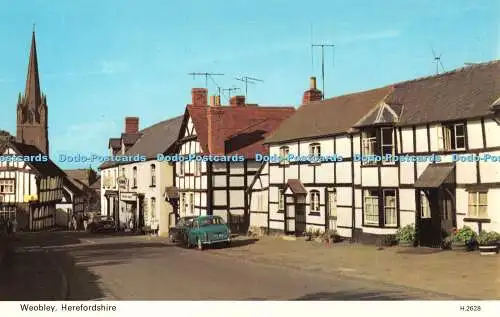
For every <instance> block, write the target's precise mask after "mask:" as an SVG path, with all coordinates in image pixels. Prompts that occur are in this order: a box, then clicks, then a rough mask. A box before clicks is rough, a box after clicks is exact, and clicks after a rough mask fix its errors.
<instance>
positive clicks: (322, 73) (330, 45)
mask: <svg viewBox="0 0 500 317" xmlns="http://www.w3.org/2000/svg"><path fill="white" fill-rule="evenodd" d="M315 47H320V48H321V84H322V98H321V99H325V48H328V47H331V48H332V50H333V54H335V45H333V44H311V50H312V49H314V48H315ZM333 56H335V55H333Z"/></svg>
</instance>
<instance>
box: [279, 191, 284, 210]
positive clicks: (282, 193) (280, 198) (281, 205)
mask: <svg viewBox="0 0 500 317" xmlns="http://www.w3.org/2000/svg"><path fill="white" fill-rule="evenodd" d="M284 209H285V191H284V190H282V189H280V191H279V193H278V210H284Z"/></svg>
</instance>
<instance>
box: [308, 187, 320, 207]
mask: <svg viewBox="0 0 500 317" xmlns="http://www.w3.org/2000/svg"><path fill="white" fill-rule="evenodd" d="M319 201H320V194H319V190H316V189H313V190H311V191H310V192H309V211H311V212H319V211H320V203H319Z"/></svg>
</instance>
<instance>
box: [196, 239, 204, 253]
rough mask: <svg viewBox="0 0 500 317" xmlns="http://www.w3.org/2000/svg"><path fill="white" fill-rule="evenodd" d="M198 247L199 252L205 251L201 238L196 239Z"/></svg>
mask: <svg viewBox="0 0 500 317" xmlns="http://www.w3.org/2000/svg"><path fill="white" fill-rule="evenodd" d="M196 247H197V248H198V250H200V251H203V243H202V242H201V239H200V238H198V239H196Z"/></svg>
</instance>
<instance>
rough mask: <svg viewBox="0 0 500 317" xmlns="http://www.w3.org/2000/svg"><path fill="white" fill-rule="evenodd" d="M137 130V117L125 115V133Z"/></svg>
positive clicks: (136, 131)
mask: <svg viewBox="0 0 500 317" xmlns="http://www.w3.org/2000/svg"><path fill="white" fill-rule="evenodd" d="M138 132H139V117H125V133H138Z"/></svg>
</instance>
